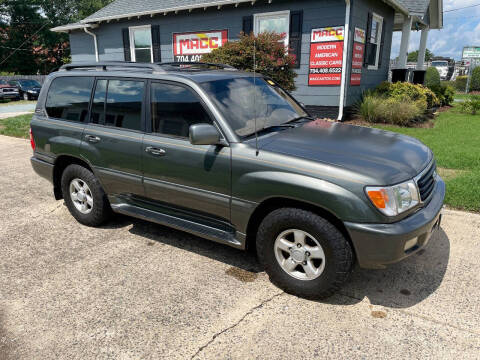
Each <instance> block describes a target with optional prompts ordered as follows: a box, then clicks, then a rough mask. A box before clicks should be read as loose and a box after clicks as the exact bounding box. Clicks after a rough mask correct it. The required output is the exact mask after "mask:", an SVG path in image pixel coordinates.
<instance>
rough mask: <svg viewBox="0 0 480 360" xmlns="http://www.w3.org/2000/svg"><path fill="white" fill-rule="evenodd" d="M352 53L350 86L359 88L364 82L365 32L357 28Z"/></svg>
mask: <svg viewBox="0 0 480 360" xmlns="http://www.w3.org/2000/svg"><path fill="white" fill-rule="evenodd" d="M353 40H354V41H353V51H352V73H351V74H350V85H352V86H358V85H360V83H361V81H362V66H363V54H364V52H365V31H364V30H363V29H360V28H355V35H354V38H353Z"/></svg>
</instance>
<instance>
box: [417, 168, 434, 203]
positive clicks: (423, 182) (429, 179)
mask: <svg viewBox="0 0 480 360" xmlns="http://www.w3.org/2000/svg"><path fill="white" fill-rule="evenodd" d="M436 168H437V166H436V164H435V163H433V164H432V166H430V169H428V170H427V171H426V172H425V174H423V175H422V177H421V178H420V179H419V180H418V181H417V184H418V189H419V190H420V199H422V201H425V200H427V199H428V198H429V197H430V195H431V194H432V192H433V189H434V188H435V176H434V174H435V170H436Z"/></svg>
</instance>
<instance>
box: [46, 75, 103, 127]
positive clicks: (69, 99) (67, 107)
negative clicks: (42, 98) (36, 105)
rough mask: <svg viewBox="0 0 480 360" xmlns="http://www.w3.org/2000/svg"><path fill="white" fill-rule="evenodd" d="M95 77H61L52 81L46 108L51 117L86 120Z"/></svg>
mask: <svg viewBox="0 0 480 360" xmlns="http://www.w3.org/2000/svg"><path fill="white" fill-rule="evenodd" d="M93 81H94V79H93V77H59V78H56V79H55V80H53V81H52V84H51V85H50V89H49V91H48V96H47V102H46V104H45V108H46V110H47V114H48V116H50V117H54V118H58V119H65V120H71V121H79V122H82V121H85V119H86V117H87V114H88V104H89V103H90V95H91V92H92V87H93Z"/></svg>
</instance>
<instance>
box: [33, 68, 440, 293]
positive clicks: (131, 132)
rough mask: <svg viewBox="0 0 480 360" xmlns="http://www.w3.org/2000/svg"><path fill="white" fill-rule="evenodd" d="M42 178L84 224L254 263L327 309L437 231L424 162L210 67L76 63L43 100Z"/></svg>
mask: <svg viewBox="0 0 480 360" xmlns="http://www.w3.org/2000/svg"><path fill="white" fill-rule="evenodd" d="M31 142H32V147H33V149H34V153H33V157H32V159H31V162H32V165H33V168H34V169H35V171H36V172H37V173H38V174H39V175H41V176H43V177H45V178H47V179H48V180H50V181H51V182H52V183H53V190H54V194H55V198H56V199H62V198H63V199H64V201H65V203H66V205H67V207H68V209H69V210H70V212H71V214H72V215H73V216H74V217H75V218H76V219H77V220H78V221H79V222H80V223H82V224H85V225H88V226H99V225H101V224H103V223H105V221H107V220H108V219H109V218H110V216H111V215H112V213H121V214H126V215H131V216H134V217H137V218H141V219H145V220H149V221H153V222H156V223H159V224H162V225H166V226H170V227H173V228H176V229H180V230H183V231H186V232H189V233H192V234H195V235H198V236H200V237H203V238H206V239H209V240H213V241H216V242H219V243H222V244H226V245H229V246H233V247H235V248H238V249H248V248H250V249H255V250H256V252H257V254H258V257H259V260H260V262H261V264H262V265H263V266H264V268H265V271H266V272H267V274H268V275H269V277H270V279H271V281H272V282H273V283H274V284H276V285H277V286H279V287H280V288H282V289H284V290H285V291H287V292H289V293H293V294H296V295H299V296H302V297H306V298H324V297H327V296H330V295H331V294H333V293H334V292H335V291H337V290H338V289H339V288H340V286H341V285H342V283H343V282H344V281H345V280H346V279H347V277H348V275H349V273H350V272H351V270H352V267H353V265H354V264H355V262H357V263H358V264H359V265H360V266H361V267H364V268H377V269H378V268H384V267H385V266H386V265H388V264H391V263H394V262H397V261H400V260H402V259H404V258H406V257H407V256H409V255H411V254H414V253H415V252H417V251H418V250H419V249H421V248H422V247H424V246H425V245H426V244H427V242H428V240H429V238H430V237H431V234H432V232H433V231H434V230H435V229H436V228H438V227H439V225H440V220H441V209H442V206H443V199H444V196H445V184H444V182H443V181H442V179H441V178H440V177H439V176H438V174H437V173H436V167H435V160H434V157H433V154H432V152H431V151H430V149H429V148H428V147H426V146H425V145H424V144H422V143H421V142H419V141H417V140H415V139H412V138H410V137H407V136H403V135H398V134H394V133H391V132H387V131H382V130H377V129H369V128H365V127H358V126H350V125H345V124H341V123H333V122H328V121H323V120H315V119H313V118H311V117H309V115H308V114H307V112H306V111H305V110H304V108H303V106H302V105H301V104H300V103H298V102H297V101H296V100H295V99H294V98H292V97H291V96H290V95H289V94H288V93H287V92H285V91H284V90H282V89H281V88H280V87H279V86H278V85H277V84H276V83H275V82H274V81H272V80H271V79H268V78H266V77H263V76H255V75H254V74H252V73H245V72H240V71H235V69H233V68H230V67H228V66H222V65H216V64H215V65H212V64H183V65H179V64H175V63H170V64H135V63H117V62H112V63H94V64H70V65H65V66H63V67H62V68H61V69H60V71H58V72H55V73H53V74H51V75H50V76H49V77H48V78H47V80H46V82H45V85H44V86H43V87H42V90H41V93H40V97H39V100H38V104H37V108H36V110H35V114H34V116H33V119H32V123H31Z"/></svg>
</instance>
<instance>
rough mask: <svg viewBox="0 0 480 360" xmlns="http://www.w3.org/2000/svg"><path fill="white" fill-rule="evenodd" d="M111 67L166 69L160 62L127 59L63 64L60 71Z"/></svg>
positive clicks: (155, 70) (159, 71) (156, 70)
mask: <svg viewBox="0 0 480 360" xmlns="http://www.w3.org/2000/svg"><path fill="white" fill-rule="evenodd" d="M109 67H120V68H131V69H150V70H152V72H157V73H162V74H164V73H165V70H164V69H163V68H162V67H161V66H160V65H159V64H150V63H137V62H127V61H102V62H93V63H87V62H85V63H83V62H79V63H72V64H65V65H63V66H62V67H61V68H60V69H59V71H70V70H76V69H85V70H87V69H96V70H104V71H106V70H108V69H107V68H109Z"/></svg>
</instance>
